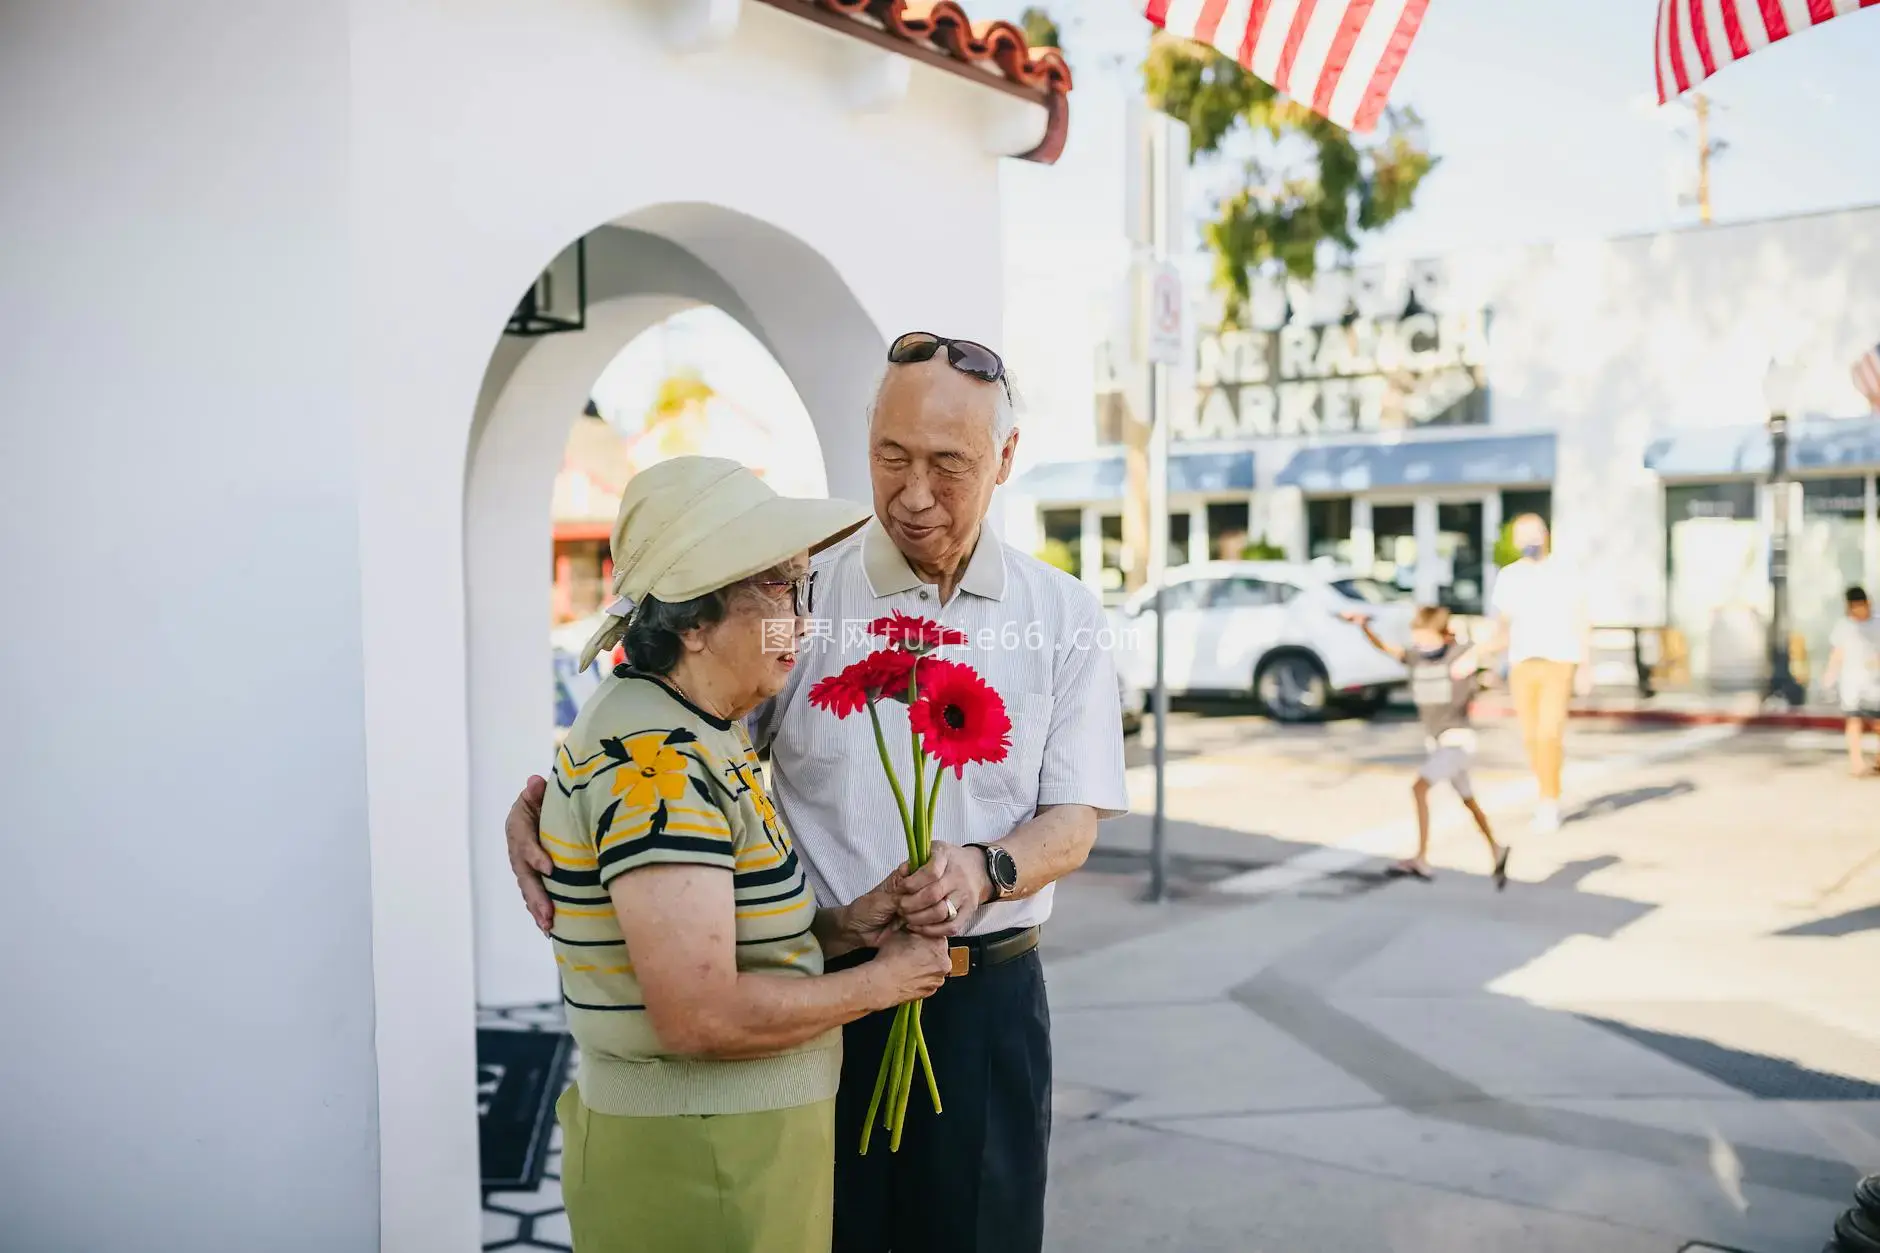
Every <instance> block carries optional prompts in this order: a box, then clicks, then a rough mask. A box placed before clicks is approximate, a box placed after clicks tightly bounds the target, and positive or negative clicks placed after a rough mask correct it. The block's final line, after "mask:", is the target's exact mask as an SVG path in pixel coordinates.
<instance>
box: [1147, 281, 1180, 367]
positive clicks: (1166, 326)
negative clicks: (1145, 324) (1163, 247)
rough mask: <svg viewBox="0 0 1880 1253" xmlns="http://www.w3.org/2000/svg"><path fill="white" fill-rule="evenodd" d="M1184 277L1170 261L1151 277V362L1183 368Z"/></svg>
mask: <svg viewBox="0 0 1880 1253" xmlns="http://www.w3.org/2000/svg"><path fill="white" fill-rule="evenodd" d="M1185 312H1186V309H1185V307H1184V305H1183V302H1182V275H1181V271H1180V270H1179V269H1177V268H1176V267H1175V266H1173V265H1170V264H1168V263H1166V262H1164V263H1162V264H1159V265H1157V266H1156V267H1155V268H1154V269H1153V270H1152V271H1151V272H1150V274H1149V360H1150V361H1151V362H1153V363H1154V364H1156V365H1180V364H1181V360H1182V319H1183V315H1184V313H1185Z"/></svg>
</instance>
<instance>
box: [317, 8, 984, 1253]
mask: <svg viewBox="0 0 1880 1253" xmlns="http://www.w3.org/2000/svg"><path fill="white" fill-rule="evenodd" d="M660 13H661V6H658V5H654V4H651V3H629V4H622V3H619V2H618V0H559V2H557V3H553V4H537V5H531V6H526V7H518V6H513V5H508V4H501V3H496V2H495V0H481V2H480V3H473V4H468V5H465V4H459V5H455V6H452V8H451V9H450V10H448V11H440V10H433V9H430V8H420V7H417V6H403V5H381V4H374V5H371V6H365V5H361V6H360V7H359V8H358V9H357V10H356V11H355V22H354V61H353V82H354V86H355V94H354V97H353V117H354V131H353V142H354V147H353V153H354V164H353V174H354V182H353V193H354V204H355V211H354V232H355V234H354V242H355V265H356V267H357V273H358V274H359V276H360V282H361V289H360V291H359V292H358V294H357V298H358V301H359V308H360V309H361V310H362V311H363V312H362V316H360V317H359V318H358V320H357V322H356V329H357V331H358V335H357V339H356V348H355V371H356V375H355V377H356V378H357V380H358V385H359V389H360V390H359V410H358V412H359V419H360V424H361V430H362V441H361V443H362V457H361V467H360V468H361V475H362V494H363V497H364V500H365V502H366V504H365V507H364V510H363V517H364V525H363V530H362V539H363V546H364V553H363V565H364V570H363V583H364V589H365V603H364V622H365V632H364V638H365V643H366V673H367V728H368V737H369V738H368V744H369V756H368V761H369V768H370V771H371V778H372V788H371V825H372V832H373V852H374V868H373V873H374V886H375V901H376V907H377V908H376V914H375V935H376V937H377V943H376V944H375V957H376V962H377V975H378V983H379V992H380V995H379V999H378V1014H379V1017H378V1060H379V1068H380V1085H379V1092H380V1122H381V1126H382V1129H383V1145H384V1157H385V1168H384V1172H383V1180H382V1186H383V1189H384V1195H385V1205H384V1215H383V1221H384V1241H385V1247H387V1248H400V1249H403V1248H413V1249H417V1248H425V1249H429V1248H435V1247H441V1245H440V1244H439V1240H440V1236H439V1232H440V1230H446V1231H448V1230H449V1229H450V1226H451V1224H453V1223H455V1224H459V1225H460V1231H453V1232H451V1235H452V1237H453V1242H454V1241H455V1240H461V1241H463V1242H465V1243H466V1244H467V1242H469V1241H471V1240H474V1238H475V1228H476V1215H475V1207H474V1201H475V1195H474V1183H475V1173H476V1172H475V1162H474V1154H475V1143H474V1139H473V1138H472V1136H471V1134H470V1133H471V1130H472V1127H471V1093H470V1079H471V1065H470V1032H469V1017H468V1015H469V1005H470V1000H471V992H472V983H473V977H472V969H471V963H470V943H469V940H470V935H471V932H472V929H473V924H472V920H471V905H470V902H469V901H468V899H466V897H465V896H464V895H463V894H462V893H460V892H458V891H457V890H456V887H457V885H460V884H461V883H463V882H464V881H465V880H466V879H467V878H468V877H469V865H470V861H471V853H470V850H471V847H472V846H473V845H474V846H475V847H477V848H479V849H485V850H486V849H487V846H486V845H485V844H484V843H482V842H485V841H488V842H494V841H496V840H498V839H499V838H500V833H499V831H498V830H496V829H494V828H493V827H490V826H486V825H482V822H473V821H472V817H473V815H472V812H471V811H470V809H469V807H468V805H467V803H466V797H467V796H468V794H469V793H470V790H471V789H470V779H469V776H468V763H467V760H466V755H465V753H464V752H463V749H462V745H463V739H464V734H465V732H464V728H465V727H466V709H465V705H464V692H463V683H462V675H463V673H464V669H465V665H466V660H467V659H466V656H465V645H464V640H463V636H462V634H461V633H460V632H457V633H453V628H452V624H453V623H461V622H462V621H463V614H464V609H465V598H464V584H463V565H462V558H461V556H460V554H461V553H462V551H463V550H462V534H463V519H462V515H461V503H462V500H463V498H464V492H465V483H466V474H467V472H468V467H467V465H466V463H465V455H466V454H465V450H466V434H467V429H468V422H469V415H470V413H471V410H472V407H473V405H474V403H475V400H476V398H477V393H478V390H479V384H480V379H481V377H482V373H483V369H484V365H485V362H486V360H487V358H488V356H489V353H490V350H491V347H492V344H493V343H494V342H495V338H496V331H497V329H498V328H499V327H500V325H501V322H502V320H503V318H504V317H505V316H506V315H507V314H508V311H509V309H510V307H511V305H512V304H513V303H514V300H515V297H516V294H517V293H518V292H519V291H520V290H521V289H522V287H523V286H524V285H525V284H526V283H527V282H528V281H529V279H530V278H531V277H532V276H533V274H534V273H535V271H536V270H537V269H538V268H539V267H540V266H541V265H542V264H543V263H544V262H545V261H546V260H547V258H548V257H550V256H552V255H553V254H554V253H555V252H557V251H558V250H559V249H560V248H562V247H563V246H564V245H565V244H566V243H567V242H568V241H569V240H570V239H572V238H573V237H574V236H575V235H577V234H579V233H581V232H583V231H585V230H589V229H592V228H593V227H594V226H596V225H598V224H600V223H603V222H608V221H622V222H625V223H626V224H628V225H631V226H632V227H634V228H635V229H640V230H645V231H648V232H651V233H654V234H658V235H661V236H663V237H665V238H667V239H669V240H671V241H672V242H674V243H676V244H678V245H680V246H681V247H683V248H685V249H686V250H687V251H688V252H690V253H691V254H692V255H694V256H696V257H698V258H699V259H700V260H701V261H703V262H704V263H705V264H706V265H708V266H709V267H711V268H712V269H713V270H715V271H717V272H718V273H719V274H720V275H721V276H722V277H724V278H725V279H726V280H727V281H728V282H730V283H731V284H732V285H733V286H734V287H735V288H736V289H737V292H738V294H739V295H740V296H741V297H742V299H743V301H744V304H745V305H746V307H747V308H748V309H749V310H750V311H751V313H752V314H753V316H754V317H755V318H756V319H757V320H758V322H759V324H760V325H761V327H762V328H763V336H762V337H763V338H765V340H766V342H767V343H769V344H770V346H771V347H772V349H773V350H774V351H775V352H776V354H777V356H778V359H779V361H780V362H781V363H782V364H783V365H784V367H785V369H786V370H788V371H790V373H791V376H792V381H793V382H794V383H795V384H796V387H797V390H798V393H799V394H800V395H801V396H802V398H803V401H804V404H805V405H806V406H807V407H808V409H809V410H810V413H811V415H812V417H814V418H815V419H816V421H817V424H818V429H819V434H820V437H821V440H822V443H823V447H824V449H825V451H826V453H827V455H828V456H829V459H830V462H831V464H830V485H831V490H832V491H835V492H843V491H845V490H848V491H853V490H855V489H856V488H857V487H858V485H859V482H860V479H861V474H862V464H863V463H862V457H861V452H860V448H859V445H858V444H857V443H856V442H855V441H854V440H853V439H852V438H851V437H852V436H853V435H854V434H856V433H858V432H859V430H860V423H861V420H862V418H861V415H862V411H863V409H864V407H865V404H866V400H867V397H868V390H869V384H870V382H871V380H872V376H873V372H874V369H875V366H874V364H873V363H869V364H867V365H858V364H857V363H855V362H852V361H850V360H848V359H846V358H845V357H843V356H842V355H841V354H840V350H839V349H838V350H837V351H836V352H833V353H832V352H829V351H826V349H827V348H828V347H829V346H830V345H832V344H841V343H843V342H845V341H852V340H853V339H854V337H855V336H856V334H857V331H856V328H855V327H854V326H852V325H851V326H846V327H844V328H840V329H839V331H838V333H831V328H830V327H829V326H828V325H827V324H826V323H824V322H822V321H819V320H818V319H817V318H815V317H813V316H804V315H805V313H806V312H808V311H815V310H818V309H822V308H833V307H836V306H839V305H840V304H841V301H840V300H838V299H837V298H836V297H835V295H833V294H831V293H829V292H827V291H816V292H809V293H806V292H804V291H803V290H802V288H801V286H800V283H799V280H798V279H797V277H796V276H795V275H793V274H792V273H790V272H789V271H788V270H787V269H783V268H776V267H771V266H770V265H768V264H767V262H768V261H769V260H770V258H771V256H772V255H773V254H771V253H769V252H767V251H766V249H765V246H764V244H763V242H762V241H761V239H760V238H759V236H758V235H757V234H756V233H747V232H737V231H723V230H717V229H714V223H713V220H712V219H711V218H710V217H709V215H707V216H703V217H701V216H700V215H696V214H690V213H687V212H685V211H684V210H683V209H679V208H675V207H674V206H684V205H691V204H704V205H713V206H719V207H722V208H724V209H728V210H731V211H733V212H736V213H740V214H744V215H747V216H749V217H751V218H754V219H757V220H758V221H761V222H764V223H767V224H768V225H769V226H771V227H772V228H774V229H775V230H776V231H778V232H781V233H782V234H783V235H785V236H787V237H789V238H792V239H794V240H797V241H800V242H801V244H802V245H804V246H806V247H807V248H808V249H810V250H811V251H813V252H815V253H816V254H819V255H820V256H822V257H825V258H827V259H828V260H829V262H830V263H831V265H832V266H833V267H834V272H835V273H837V274H839V275H840V276H841V280H842V284H843V286H844V287H845V288H846V290H847V291H848V292H849V293H851V294H852V309H851V311H850V313H849V314H848V315H847V316H849V317H851V318H853V317H865V318H866V320H867V321H868V322H869V323H871V324H872V328H871V329H872V330H873V332H874V334H875V335H876V336H877V337H881V338H882V340H883V342H885V336H887V335H891V334H893V333H894V331H895V330H898V329H900V328H902V327H911V326H916V325H945V326H950V327H957V328H960V329H959V331H958V332H957V333H961V334H981V335H985V336H988V337H992V338H995V339H996V338H997V336H998V335H999V333H1000V325H999V323H1000V299H999V284H998V279H997V272H998V271H997V267H998V249H997V238H998V232H997V221H998V219H997V215H998V200H997V187H996V161H995V159H994V158H993V157H992V156H990V155H988V153H987V151H986V150H985V148H984V147H983V146H982V144H981V129H980V127H979V125H978V122H977V119H978V115H979V112H980V110H981V109H982V107H985V99H986V98H988V97H991V96H992V95H993V93H989V92H984V91H979V90H975V89H972V88H971V87H970V86H969V85H967V84H962V83H958V82H956V81H955V80H953V79H951V78H950V77H948V76H945V75H942V74H938V73H934V72H928V71H921V72H920V73H917V74H916V75H915V78H914V82H913V85H912V91H911V93H910V97H909V99H908V100H907V101H905V102H904V103H902V104H900V105H899V106H897V107H895V108H893V109H891V110H890V111H888V112H884V113H880V114H857V113H854V112H852V111H851V110H850V109H849V108H848V107H847V105H846V103H845V100H844V97H843V90H844V82H843V80H842V79H841V77H840V76H841V74H842V73H843V72H844V68H845V65H846V58H847V57H848V56H849V55H850V49H849V47H848V44H847V41H844V40H843V39H841V38H840V37H838V36H835V35H832V34H830V33H828V32H826V31H822V30H819V29H817V28H815V27H812V26H809V25H808V24H806V23H802V22H800V21H797V20H795V19H792V18H790V17H789V16H788V15H786V14H780V13H777V12H774V11H772V10H770V9H768V8H765V7H763V6H756V5H751V6H746V10H745V14H744V20H743V27H742V29H741V30H740V31H739V33H738V35H737V36H736V38H735V39H734V40H733V42H732V43H730V44H729V45H726V46H722V47H719V48H716V49H713V50H710V51H707V52H701V53H697V54H692V55H684V54H677V53H673V52H670V51H668V50H667V49H666V48H665V46H664V45H663V43H662V41H661V38H660V35H659V30H658V19H659V16H660ZM547 67H553V69H552V72H551V71H550V70H549V69H548V68H547ZM917 68H918V67H917ZM519 100H540V101H541V111H540V112H539V113H536V112H532V111H529V110H526V109H519V108H518V107H517V106H516V102H517V101H519ZM675 102H683V107H678V106H677V105H676V103H675ZM962 123H964V124H962ZM925 224H932V225H931V227H929V226H927V225H925ZM472 262H474V263H472ZM563 433H564V434H565V427H564V428H563ZM557 438H559V436H558V437H557ZM845 450H848V451H845ZM546 491H547V482H546V481H544V484H543V492H544V497H543V499H544V500H546V495H545V493H546ZM513 520H514V524H515V525H517V526H527V527H532V528H540V530H539V531H538V533H539V534H542V535H544V536H546V533H547V518H546V511H545V509H544V510H540V511H527V512H519V513H518V514H517V515H515V517H514V519H513ZM486 521H487V520H486ZM414 548H415V549H416V550H418V551H424V552H427V553H429V554H431V555H432V556H433V557H434V560H431V561H427V562H424V563H416V564H414V563H412V562H410V561H408V560H406V559H405V558H406V554H408V553H409V552H411V551H412V550H413V549H414ZM546 578H547V575H546V564H544V572H543V574H542V575H541V581H540V582H538V583H536V584H534V585H533V586H530V587H525V588H520V589H517V594H518V595H521V596H525V597H527V598H529V599H530V600H532V601H534V602H535V603H536V604H537V605H539V604H540V603H541V600H540V599H539V597H540V591H541V589H542V588H543V587H544V586H545V584H546ZM428 622H435V623H437V624H438V626H439V629H438V631H437V633H435V634H429V633H419V632H416V631H414V630H413V627H414V625H415V624H419V623H428ZM537 648H538V650H539V645H538V646H537ZM539 656H540V653H539V651H534V652H531V654H530V655H529V657H527V658H518V660H517V663H516V664H519V665H528V666H530V678H529V681H530V682H533V681H534V675H535V674H545V673H546V671H545V669H543V668H541V667H540V666H539V665H538V664H537V661H536V659H537V658H539ZM479 664H483V663H481V662H479ZM439 733H441V735H442V741H441V742H440V734H439ZM537 760H538V763H540V762H545V761H546V750H544V753H543V756H542V757H541V758H539V759H537ZM531 768H533V769H540V768H541V766H540V764H536V765H533V766H532V767H531ZM492 770H493V771H494V772H496V773H499V774H503V775H507V774H508V773H509V772H508V770H507V769H506V768H505V767H503V766H502V765H501V764H500V763H497V764H494V765H493V766H492ZM481 773H482V771H481V769H479V775H481ZM519 784H520V779H519V778H514V780H513V782H512V781H511V780H510V779H504V780H503V783H502V784H501V786H500V787H499V786H498V785H497V784H495V783H487V782H485V781H484V780H482V779H481V778H479V781H478V784H477V786H478V788H479V789H486V790H485V791H483V792H482V793H481V794H482V795H485V796H488V797H495V796H498V795H500V793H501V791H502V790H505V789H508V790H513V788H514V787H515V786H518V785H519ZM484 803H485V804H492V806H493V802H492V801H488V800H486V801H485V802H484ZM491 816H492V815H491V814H490V813H489V811H488V810H485V811H484V813H483V815H482V818H483V821H488V819H489V817H491ZM440 884H441V885H442V886H441V887H440ZM504 890H513V888H512V887H509V886H508V885H505V889H504ZM453 1123H455V1124H456V1127H460V1128H461V1134H450V1133H449V1132H450V1131H452V1130H454V1129H455V1128H453Z"/></svg>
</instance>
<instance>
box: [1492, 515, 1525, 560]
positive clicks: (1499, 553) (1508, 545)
mask: <svg viewBox="0 0 1880 1253" xmlns="http://www.w3.org/2000/svg"><path fill="white" fill-rule="evenodd" d="M1519 560H1521V550H1520V549H1519V548H1516V547H1515V546H1514V521H1513V520H1512V519H1510V520H1509V521H1507V522H1504V523H1502V524H1501V534H1500V535H1497V536H1496V537H1495V568H1496V569H1497V570H1506V569H1507V568H1508V567H1509V566H1511V565H1513V564H1514V563H1515V562H1517V561H1519Z"/></svg>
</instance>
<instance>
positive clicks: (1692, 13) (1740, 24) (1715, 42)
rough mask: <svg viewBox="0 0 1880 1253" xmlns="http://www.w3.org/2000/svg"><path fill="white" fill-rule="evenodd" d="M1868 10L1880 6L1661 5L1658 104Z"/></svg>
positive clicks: (1808, 0)
mask: <svg viewBox="0 0 1880 1253" xmlns="http://www.w3.org/2000/svg"><path fill="white" fill-rule="evenodd" d="M1869 5H1880V0H1659V3H1658V38H1657V39H1656V41H1655V42H1654V46H1653V54H1654V59H1655V60H1656V61H1657V63H1658V103H1659V104H1664V103H1665V102H1666V101H1668V100H1670V99H1671V98H1672V97H1673V96H1676V95H1679V94H1681V93H1683V92H1687V91H1689V90H1690V89H1691V88H1693V87H1695V86H1696V85H1697V84H1699V83H1701V82H1703V81H1704V80H1705V79H1707V78H1709V77H1710V76H1711V75H1712V74H1715V73H1716V72H1717V71H1718V70H1720V69H1722V68H1723V67H1724V66H1726V65H1728V64H1730V63H1731V62H1732V61H1741V60H1742V59H1743V58H1744V57H1746V56H1748V55H1749V54H1750V53H1752V52H1754V51H1756V49H1758V48H1761V47H1765V46H1766V45H1768V44H1772V43H1774V42H1775V41H1776V40H1778V39H1787V38H1788V37H1789V36H1790V35H1793V34H1794V33H1795V32H1796V31H1798V30H1806V29H1808V28H1809V27H1810V26H1819V25H1821V24H1822V23H1823V22H1826V21H1829V20H1830V19H1832V18H1837V17H1840V16H1841V15H1842V14H1843V13H1852V12H1853V11H1854V10H1855V9H1864V8H1867V7H1868V6H1869Z"/></svg>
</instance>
